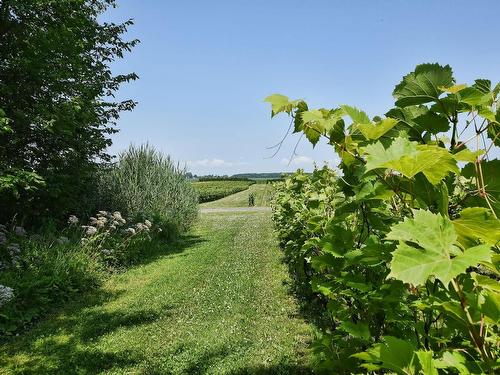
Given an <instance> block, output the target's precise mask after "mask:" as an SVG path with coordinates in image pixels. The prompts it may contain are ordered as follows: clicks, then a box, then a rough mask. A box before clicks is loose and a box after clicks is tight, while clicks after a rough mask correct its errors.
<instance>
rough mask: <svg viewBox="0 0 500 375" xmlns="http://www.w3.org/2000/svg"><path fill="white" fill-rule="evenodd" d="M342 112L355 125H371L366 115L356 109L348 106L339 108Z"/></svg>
mask: <svg viewBox="0 0 500 375" xmlns="http://www.w3.org/2000/svg"><path fill="white" fill-rule="evenodd" d="M340 108H342V109H343V110H344V112H345V113H346V114H347V115H348V116H349V117H350V118H351V119H352V121H353V122H354V123H355V124H371V120H370V118H369V117H368V115H367V114H366V113H365V112H363V111H361V110H360V109H357V108H356V107H351V106H349V105H342V106H340Z"/></svg>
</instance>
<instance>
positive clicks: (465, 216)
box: [452, 207, 500, 247]
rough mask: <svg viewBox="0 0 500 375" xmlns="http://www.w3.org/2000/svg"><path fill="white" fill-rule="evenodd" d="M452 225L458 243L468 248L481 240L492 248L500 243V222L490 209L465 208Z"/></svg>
mask: <svg viewBox="0 0 500 375" xmlns="http://www.w3.org/2000/svg"><path fill="white" fill-rule="evenodd" d="M452 223H453V225H454V226H455V231H456V233H457V235H458V241H459V242H460V243H461V244H462V245H464V246H466V247H468V246H473V245H475V244H477V241H478V240H479V239H480V240H482V241H483V242H485V243H487V244H489V245H492V246H494V245H496V244H497V243H498V242H499V241H500V220H498V219H497V218H495V217H494V215H493V213H492V212H491V210H490V209H488V208H484V207H469V208H465V209H463V210H462V212H460V217H459V218H458V219H455V220H453V221H452Z"/></svg>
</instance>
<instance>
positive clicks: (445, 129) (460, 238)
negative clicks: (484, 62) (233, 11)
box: [266, 64, 500, 374]
mask: <svg viewBox="0 0 500 375" xmlns="http://www.w3.org/2000/svg"><path fill="white" fill-rule="evenodd" d="M499 91H500V84H497V85H496V86H492V85H491V82H490V81H489V80H486V79H478V80H476V81H475V82H474V83H473V84H472V85H470V86H467V85H465V84H456V82H455V79H454V77H453V75H452V70H451V68H450V67H449V66H440V65H438V64H423V65H419V66H417V67H416V69H415V71H414V72H411V73H409V74H408V75H406V76H405V77H404V78H403V80H402V81H401V82H400V83H399V84H398V85H397V86H396V87H395V89H394V92H393V95H394V97H395V99H396V102H395V107H394V108H392V109H390V110H389V111H388V112H387V113H386V114H385V116H384V117H379V116H376V117H374V118H370V117H368V115H367V114H366V113H365V112H363V111H361V110H359V109H357V108H355V107H352V106H348V105H341V106H339V107H336V108H320V109H311V108H309V107H308V105H307V103H306V102H305V101H303V100H289V99H288V98H287V97H285V96H283V95H272V96H270V97H268V98H266V100H267V101H268V102H270V103H271V105H272V116H274V115H276V114H278V113H281V112H284V113H286V114H288V115H290V116H291V117H292V121H293V123H292V125H293V126H294V132H297V133H303V135H305V137H306V138H307V139H308V140H309V141H310V142H311V143H312V144H313V145H315V144H316V143H317V142H318V141H319V140H320V138H325V139H326V140H327V142H328V143H329V144H330V145H331V146H332V147H333V149H334V150H335V152H336V153H337V155H338V156H339V158H340V160H341V161H340V164H339V169H340V175H339V176H338V177H335V176H334V174H333V172H332V171H330V170H327V169H323V170H317V171H315V172H314V173H313V174H312V175H310V176H307V175H305V174H303V173H297V174H295V175H293V176H291V177H288V178H287V179H286V180H285V182H283V183H280V184H278V187H277V193H276V196H275V201H274V205H273V206H274V219H275V222H276V225H277V230H278V234H279V238H280V241H281V243H282V245H283V247H284V249H285V254H286V258H287V260H288V262H289V263H290V264H291V266H292V267H291V268H292V269H293V270H294V275H295V277H296V280H297V282H298V283H299V284H302V286H303V289H305V290H307V291H309V293H310V296H312V297H315V298H316V300H317V299H318V298H319V299H320V302H321V305H322V306H323V311H324V315H325V316H326V318H327V319H326V323H325V324H324V326H323V327H322V331H323V332H322V335H321V337H319V338H318V340H317V341H316V343H315V344H314V346H313V348H314V351H315V352H316V353H317V356H318V357H317V358H318V360H319V362H320V363H321V366H322V367H323V368H325V369H327V370H328V371H329V372H331V373H335V374H340V373H345V374H348V373H349V374H350V373H360V372H372V373H373V372H374V373H383V372H393V373H398V374H438V373H443V374H445V373H448V374H449V373H453V374H455V373H460V374H466V373H471V374H479V373H491V374H493V373H496V372H497V371H498V370H499V365H500V364H499V359H498V354H499V345H500V341H499V326H498V321H499V319H500V288H499V285H500V284H499V282H498V281H499V280H500V272H499V260H500V255H499V247H498V245H499V241H500V223H499V220H498V214H499V212H500V201H499V194H500V190H499V182H500V179H499V176H500V168H499V166H500V162H499V161H498V160H497V159H495V158H494V156H495V153H496V152H497V151H498V149H497V147H498V145H499V142H500V139H499V130H500V110H499V109H498V104H497V101H498V94H499ZM496 155H498V154H496Z"/></svg>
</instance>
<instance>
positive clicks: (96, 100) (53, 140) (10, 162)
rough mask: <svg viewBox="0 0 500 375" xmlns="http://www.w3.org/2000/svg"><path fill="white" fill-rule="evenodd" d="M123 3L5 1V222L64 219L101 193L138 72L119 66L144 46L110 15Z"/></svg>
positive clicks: (0, 108)
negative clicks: (97, 188) (116, 66)
mask: <svg viewBox="0 0 500 375" xmlns="http://www.w3.org/2000/svg"><path fill="white" fill-rule="evenodd" d="M110 6H111V7H112V6H114V0H82V1H74V0H58V1H53V0H36V1H26V0H2V1H0V56H1V57H2V58H1V59H0V222H3V223H5V222H6V221H7V220H10V219H11V218H12V217H13V216H14V215H16V218H17V220H18V221H24V222H26V223H30V222H33V221H35V220H37V219H38V218H40V216H44V217H47V216H51V217H64V215H66V214H67V213H68V212H74V211H75V210H77V209H79V208H80V207H81V206H82V204H83V202H84V198H85V197H86V196H89V195H91V194H92V192H93V191H92V188H93V184H92V182H93V179H92V178H93V176H94V174H95V171H96V166H97V163H98V162H99V161H102V160H108V159H109V156H108V155H107V154H106V152H105V150H106V148H107V147H108V146H109V145H110V143H111V141H110V139H109V136H110V134H112V133H114V132H115V131H116V129H115V128H114V127H113V125H114V122H115V121H116V120H117V119H118V116H119V113H120V111H123V110H130V109H132V108H133V107H134V104H135V103H133V102H132V101H129V100H126V101H121V102H116V101H113V95H114V93H115V92H116V90H117V89H118V88H119V86H120V84H121V83H123V82H126V81H129V80H134V79H136V78H137V76H136V75H135V74H133V73H131V74H124V75H113V74H112V72H111V70H110V67H109V63H110V62H112V61H113V60H115V59H117V58H121V57H123V54H124V53H125V52H126V51H129V50H130V49H131V48H132V47H133V46H134V45H135V44H136V43H137V41H136V40H131V41H126V40H124V39H123V38H122V36H123V34H124V33H125V32H126V30H127V28H128V27H129V26H130V25H131V24H132V22H131V21H127V22H124V23H122V24H113V23H106V22H100V21H99V17H100V15H101V14H102V13H103V12H104V11H105V10H106V9H107V8H108V7H110Z"/></svg>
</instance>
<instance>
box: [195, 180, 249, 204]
mask: <svg viewBox="0 0 500 375" xmlns="http://www.w3.org/2000/svg"><path fill="white" fill-rule="evenodd" d="M254 183H255V182H254V181H249V180H243V181H242V180H210V181H200V182H193V183H192V184H193V187H194V188H195V189H196V191H197V192H198V196H199V202H200V203H203V202H211V201H215V200H217V199H221V198H224V197H227V196H228V195H231V194H234V193H238V192H240V191H243V190H246V189H248V188H249V187H250V186H251V185H252V184H254Z"/></svg>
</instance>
